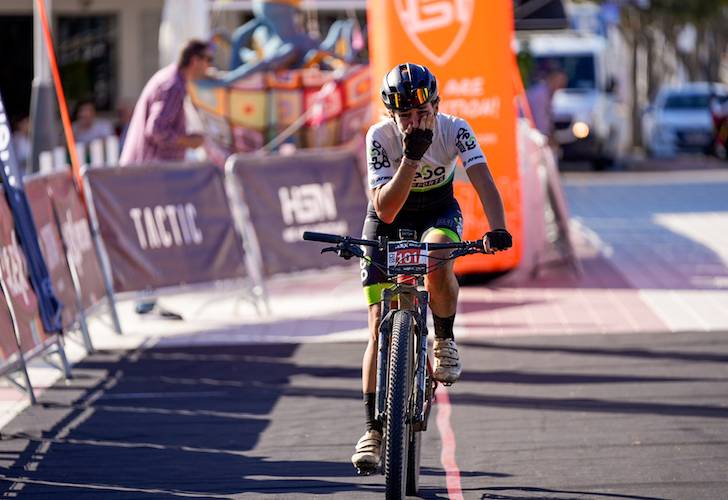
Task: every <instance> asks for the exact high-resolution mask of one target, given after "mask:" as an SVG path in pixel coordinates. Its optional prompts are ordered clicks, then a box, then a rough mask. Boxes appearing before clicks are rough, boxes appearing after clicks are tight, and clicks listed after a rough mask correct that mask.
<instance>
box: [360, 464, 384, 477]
mask: <svg viewBox="0 0 728 500" xmlns="http://www.w3.org/2000/svg"><path fill="white" fill-rule="evenodd" d="M377 473H379V467H377V466H371V467H356V475H357V476H373V475H374V474H377Z"/></svg>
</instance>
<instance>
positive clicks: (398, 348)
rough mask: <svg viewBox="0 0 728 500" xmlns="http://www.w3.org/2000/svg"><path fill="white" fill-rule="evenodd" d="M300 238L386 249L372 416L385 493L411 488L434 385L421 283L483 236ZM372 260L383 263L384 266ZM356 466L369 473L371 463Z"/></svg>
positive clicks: (403, 233) (351, 250) (479, 247)
mask: <svg viewBox="0 0 728 500" xmlns="http://www.w3.org/2000/svg"><path fill="white" fill-rule="evenodd" d="M303 239H304V240H308V241H318V242H323V243H329V244H333V245H334V246H331V247H326V248H324V249H322V250H321V253H322V254H323V253H326V252H335V253H336V254H337V255H338V256H340V257H342V258H344V259H346V260H349V259H351V258H352V257H358V258H360V259H365V258H368V257H366V256H365V254H364V250H363V249H362V247H363V246H369V247H375V248H379V249H380V250H382V251H384V250H386V255H387V265H386V274H387V276H388V277H389V279H390V280H391V281H392V285H393V286H392V288H387V289H384V290H383V291H382V301H381V303H382V320H381V323H380V325H379V346H378V352H377V389H376V403H375V417H376V419H377V421H378V422H379V423H380V424H381V425H382V429H383V431H384V432H383V439H382V445H383V452H382V456H383V460H384V463H383V466H382V467H381V470H382V471H383V472H384V475H385V482H386V498H387V499H399V498H404V496H405V495H414V494H416V493H417V489H418V485H419V476H420V443H421V440H422V432H423V431H426V430H427V421H428V419H429V416H430V409H431V408H432V400H433V396H434V394H435V390H436V388H437V385H438V382H437V381H436V380H435V379H434V378H433V376H432V366H431V364H430V357H429V355H428V348H427V304H428V293H427V291H425V290H424V286H423V285H424V277H425V276H426V275H427V274H428V273H430V272H432V271H433V270H435V269H436V268H438V267H439V266H442V265H444V263H445V262H447V261H450V260H454V259H456V258H458V257H461V256H463V255H468V254H473V253H493V252H492V251H491V250H490V249H488V248H487V244H486V245H485V246H484V244H483V240H476V241H463V242H453V243H423V242H420V241H418V240H417V239H416V234H414V231H411V230H400V231H399V241H388V240H387V239H386V238H380V239H379V240H363V239H357V238H352V237H350V236H339V235H334V234H324V233H313V232H305V233H303ZM443 249H445V250H448V249H449V250H452V252H451V253H450V255H449V256H447V257H445V258H436V257H434V256H431V255H430V251H432V250H443ZM431 261H433V262H431ZM372 264H373V265H375V266H378V267H381V268H383V270H385V269H384V267H385V266H382V265H380V264H378V263H376V262H373V263H372ZM448 385H449V384H448ZM357 472H358V473H359V474H362V475H368V474H372V473H374V472H376V470H358V471H357Z"/></svg>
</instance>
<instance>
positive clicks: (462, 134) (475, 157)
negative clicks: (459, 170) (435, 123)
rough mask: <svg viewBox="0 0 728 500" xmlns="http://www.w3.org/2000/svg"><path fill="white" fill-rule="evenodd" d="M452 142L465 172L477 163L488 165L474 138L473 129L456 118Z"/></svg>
mask: <svg viewBox="0 0 728 500" xmlns="http://www.w3.org/2000/svg"><path fill="white" fill-rule="evenodd" d="M452 140H453V142H454V144H455V148H456V151H457V154H458V155H459V156H460V161H462V163H463V167H465V169H466V170H467V169H468V168H470V167H472V166H473V165H477V164H478V163H485V164H486V165H487V164H488V160H486V158H485V153H483V150H482V149H481V148H480V144H478V139H476V138H475V133H474V132H473V129H472V128H470V125H469V124H468V122H466V121H465V120H463V119H462V118H458V119H457V120H455V122H454V127H453V138H452Z"/></svg>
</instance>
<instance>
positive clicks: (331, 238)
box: [303, 231, 379, 247]
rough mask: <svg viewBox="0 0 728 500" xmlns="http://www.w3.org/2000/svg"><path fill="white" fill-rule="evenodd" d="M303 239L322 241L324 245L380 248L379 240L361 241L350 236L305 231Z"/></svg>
mask: <svg viewBox="0 0 728 500" xmlns="http://www.w3.org/2000/svg"><path fill="white" fill-rule="evenodd" d="M303 239H304V240H308V241H321V242H323V243H335V244H339V243H350V244H352V245H364V246H366V247H378V246H379V242H378V241H377V240H360V239H357V238H352V237H350V236H339V235H338V234H326V233H314V232H312V231H305V232H304V233H303Z"/></svg>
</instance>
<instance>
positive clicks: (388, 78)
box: [382, 63, 437, 111]
mask: <svg viewBox="0 0 728 500" xmlns="http://www.w3.org/2000/svg"><path fill="white" fill-rule="evenodd" d="M382 102H384V105H385V106H386V108H387V109H389V110H391V111H408V110H410V109H413V108H417V107H419V106H422V105H423V104H426V103H428V102H432V103H435V102H437V80H436V79H435V75H433V74H432V73H430V70H429V69H427V68H426V67H424V66H421V65H419V64H411V63H405V64H398V65H397V66H395V67H394V68H392V69H391V70H390V71H389V72H388V73H387V74H386V75H384V80H383V81H382Z"/></svg>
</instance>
